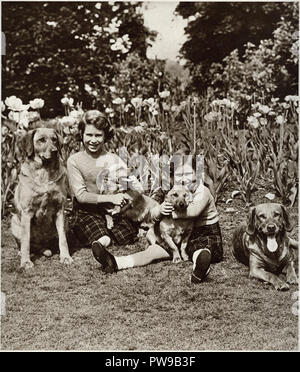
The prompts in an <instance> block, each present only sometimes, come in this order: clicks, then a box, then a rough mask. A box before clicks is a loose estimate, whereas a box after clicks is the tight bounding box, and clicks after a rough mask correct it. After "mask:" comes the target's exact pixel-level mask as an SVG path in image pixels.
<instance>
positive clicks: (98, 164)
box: [67, 151, 138, 204]
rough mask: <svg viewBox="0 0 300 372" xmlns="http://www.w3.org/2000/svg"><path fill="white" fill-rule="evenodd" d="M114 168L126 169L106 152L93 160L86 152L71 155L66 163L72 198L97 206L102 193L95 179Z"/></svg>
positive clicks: (119, 159)
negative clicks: (105, 170)
mask: <svg viewBox="0 0 300 372" xmlns="http://www.w3.org/2000/svg"><path fill="white" fill-rule="evenodd" d="M114 167H117V168H125V169H127V165H126V164H125V162H124V161H123V160H122V159H121V158H120V157H119V156H118V155H116V154H113V153H109V152H107V153H104V154H102V155H100V156H99V157H98V158H93V157H92V156H90V155H89V154H88V153H87V152H86V151H80V152H77V153H76V154H73V155H71V156H70V157H69V159H68V161H67V172H68V179H69V184H70V189H71V193H72V196H75V197H76V199H77V201H78V202H79V203H86V204H98V203H99V195H100V194H102V192H101V191H100V189H99V188H98V186H97V177H98V176H99V174H100V173H101V172H102V171H103V170H104V169H110V168H114ZM137 182H138V181H137Z"/></svg>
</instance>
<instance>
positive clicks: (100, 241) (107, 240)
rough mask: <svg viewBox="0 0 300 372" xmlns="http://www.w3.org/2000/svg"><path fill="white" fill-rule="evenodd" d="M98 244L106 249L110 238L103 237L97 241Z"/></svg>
mask: <svg viewBox="0 0 300 372" xmlns="http://www.w3.org/2000/svg"><path fill="white" fill-rule="evenodd" d="M98 242H99V243H100V244H102V245H103V247H104V248H107V247H108V246H109V245H110V242H111V240H110V237H109V236H107V235H105V236H102V237H101V238H100V239H98Z"/></svg>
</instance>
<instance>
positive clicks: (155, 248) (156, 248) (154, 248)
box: [146, 244, 170, 259]
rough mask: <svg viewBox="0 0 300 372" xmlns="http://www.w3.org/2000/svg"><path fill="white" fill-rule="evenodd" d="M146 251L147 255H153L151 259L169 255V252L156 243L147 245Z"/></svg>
mask: <svg viewBox="0 0 300 372" xmlns="http://www.w3.org/2000/svg"><path fill="white" fill-rule="evenodd" d="M146 252H147V254H148V255H149V256H151V257H153V259H161V258H169V257H170V255H169V253H168V252H167V251H166V250H165V249H164V248H162V247H161V246H160V245H158V244H151V245H149V247H148V248H147V249H146Z"/></svg>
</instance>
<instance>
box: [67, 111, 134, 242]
mask: <svg viewBox="0 0 300 372" xmlns="http://www.w3.org/2000/svg"><path fill="white" fill-rule="evenodd" d="M79 132H80V135H81V139H82V142H83V147H84V149H83V151H80V152H78V153H75V154H73V155H71V156H70V157H69V159H68V161H67V171H68V180H69V185H70V189H71V193H72V196H73V211H74V216H73V217H74V218H73V224H72V225H73V227H72V229H71V233H70V234H69V236H72V232H73V234H75V236H76V238H77V239H78V240H79V241H80V245H81V246H86V245H89V246H91V245H93V244H94V245H95V244H96V245H100V246H103V247H108V246H109V245H110V244H111V243H114V244H117V245H125V244H130V243H132V242H133V241H134V240H135V239H136V238H137V233H138V226H137V224H136V223H134V222H132V221H129V220H127V219H125V218H120V217H118V216H116V217H114V221H113V227H112V228H111V229H108V227H107V219H106V215H107V208H111V207H112V206H120V207H122V206H123V205H125V203H126V200H127V198H128V197H127V195H126V194H123V193H115V194H113V195H109V194H105V191H103V190H101V188H100V187H99V175H100V174H101V172H103V170H105V169H110V168H116V169H127V166H126V164H125V163H124V162H123V160H122V159H121V158H119V157H118V156H117V155H116V154H113V153H109V152H106V151H105V149H104V144H105V143H106V142H107V141H109V140H110V139H111V138H112V137H113V129H112V128H111V126H110V123H109V122H108V120H107V119H106V118H105V116H104V115H103V114H102V113H101V112H100V111H98V110H90V111H87V112H86V113H85V115H84V117H83V120H82V122H81V123H80V124H79ZM136 182H137V184H138V181H137V180H136Z"/></svg>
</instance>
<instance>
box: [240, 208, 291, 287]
mask: <svg viewBox="0 0 300 372" xmlns="http://www.w3.org/2000/svg"><path fill="white" fill-rule="evenodd" d="M291 229H292V228H291V225H290V222H289V216H288V213H287V211H286V208H285V207H284V206H282V205H281V204H277V203H264V204H259V205H257V206H256V207H253V208H252V209H251V210H250V212H249V218H248V224H244V225H242V226H240V227H239V228H238V229H236V231H235V232H234V235H233V255H234V256H235V258H236V259H237V260H238V261H240V262H242V263H243V264H245V265H247V266H249V270H250V271H249V276H250V277H252V278H257V279H260V280H263V281H265V282H268V283H271V284H272V285H273V286H274V287H275V288H276V289H277V290H288V289H289V285H288V284H287V283H290V284H295V283H297V281H298V279H297V275H296V272H295V268H294V261H293V254H292V252H291V248H297V246H298V243H297V242H296V241H295V240H293V239H290V238H289V237H288V236H287V233H286V232H287V231H291ZM282 272H284V273H286V281H287V282H285V281H283V280H281V279H280V278H279V276H278V275H279V274H280V273H282Z"/></svg>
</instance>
